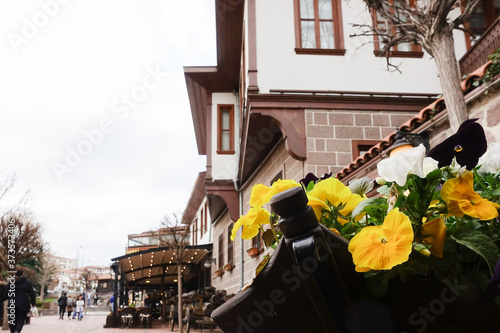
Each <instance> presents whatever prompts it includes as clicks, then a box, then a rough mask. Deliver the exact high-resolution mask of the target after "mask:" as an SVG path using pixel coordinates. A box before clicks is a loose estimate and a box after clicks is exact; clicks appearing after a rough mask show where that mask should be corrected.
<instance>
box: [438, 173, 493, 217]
mask: <svg viewBox="0 0 500 333" xmlns="http://www.w3.org/2000/svg"><path fill="white" fill-rule="evenodd" d="M441 196H442V198H443V200H444V201H445V202H446V205H447V206H448V215H453V216H457V217H462V216H464V215H468V216H470V217H476V218H478V219H480V220H491V219H493V218H495V217H497V216H498V209H499V208H500V206H499V205H498V204H496V203H494V202H491V201H489V200H487V199H483V198H482V197H481V196H480V195H479V194H478V193H476V192H475V191H474V175H473V173H472V172H470V171H467V172H465V173H464V174H461V175H459V176H458V177H457V178H453V179H449V180H447V181H446V182H445V183H444V184H443V188H442V189H441Z"/></svg>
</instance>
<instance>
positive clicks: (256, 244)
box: [252, 229, 262, 250]
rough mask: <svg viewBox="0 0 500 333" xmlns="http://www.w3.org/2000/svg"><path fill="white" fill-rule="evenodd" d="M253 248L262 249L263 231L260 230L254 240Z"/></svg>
mask: <svg viewBox="0 0 500 333" xmlns="http://www.w3.org/2000/svg"><path fill="white" fill-rule="evenodd" d="M252 247H256V248H258V249H259V250H260V249H262V229H259V233H258V235H257V236H255V237H254V238H252Z"/></svg>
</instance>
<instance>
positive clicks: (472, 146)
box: [427, 118, 487, 170]
mask: <svg viewBox="0 0 500 333" xmlns="http://www.w3.org/2000/svg"><path fill="white" fill-rule="evenodd" d="M478 119H479V118H475V119H469V120H466V121H464V122H463V123H462V125H460V127H459V129H458V131H457V133H455V134H453V135H452V136H450V137H449V138H448V139H446V140H444V141H443V142H441V143H440V144H439V145H437V146H436V147H434V148H432V149H431V150H430V151H429V153H428V154H427V156H429V157H432V158H434V159H435V160H437V161H439V167H440V168H442V167H444V166H447V165H450V164H451V161H452V160H453V157H456V159H457V163H458V164H460V165H463V166H465V167H466V168H467V169H468V170H471V169H472V168H474V167H475V166H476V165H477V163H478V160H479V157H481V155H483V154H484V153H485V152H486V145H487V142H486V135H485V134H484V129H483V127H482V126H481V125H480V124H478V123H476V121H477V120H478Z"/></svg>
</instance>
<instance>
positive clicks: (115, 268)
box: [111, 261, 120, 327]
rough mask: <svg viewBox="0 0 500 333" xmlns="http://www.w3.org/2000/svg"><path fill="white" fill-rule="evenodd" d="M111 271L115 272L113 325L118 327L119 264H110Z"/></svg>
mask: <svg viewBox="0 0 500 333" xmlns="http://www.w3.org/2000/svg"><path fill="white" fill-rule="evenodd" d="M111 268H112V269H113V272H114V273H115V286H114V287H115V288H114V289H115V290H114V294H113V296H114V300H113V327H118V274H119V273H120V265H119V264H118V262H116V261H115V262H114V263H113V264H112V265H111Z"/></svg>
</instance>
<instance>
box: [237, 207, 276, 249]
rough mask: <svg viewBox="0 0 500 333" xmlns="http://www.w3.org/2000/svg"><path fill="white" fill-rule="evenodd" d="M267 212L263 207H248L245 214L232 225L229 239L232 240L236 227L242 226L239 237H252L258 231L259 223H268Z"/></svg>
mask: <svg viewBox="0 0 500 333" xmlns="http://www.w3.org/2000/svg"><path fill="white" fill-rule="evenodd" d="M269 216H270V214H269V212H268V211H267V210H266V209H264V208H260V207H259V208H250V210H249V211H248V213H247V215H245V216H241V217H240V218H239V219H238V221H236V223H235V224H234V226H233V230H232V231H231V240H232V241H234V239H235V237H236V233H237V232H238V229H239V228H241V227H243V231H242V232H241V238H243V239H252V238H254V237H255V236H257V234H258V233H259V228H260V225H261V224H267V223H269Z"/></svg>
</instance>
